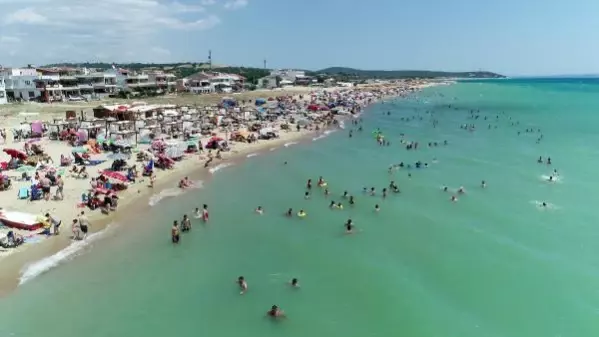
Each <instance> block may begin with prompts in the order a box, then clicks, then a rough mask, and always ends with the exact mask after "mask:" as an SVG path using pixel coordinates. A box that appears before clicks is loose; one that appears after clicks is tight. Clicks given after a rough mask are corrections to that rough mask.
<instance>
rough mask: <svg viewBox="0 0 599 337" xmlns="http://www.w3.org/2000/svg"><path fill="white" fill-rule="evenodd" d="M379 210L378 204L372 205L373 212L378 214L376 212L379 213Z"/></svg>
mask: <svg viewBox="0 0 599 337" xmlns="http://www.w3.org/2000/svg"><path fill="white" fill-rule="evenodd" d="M380 210H381V208H380V207H379V205H378V204H376V205H374V211H375V212H378V211H380Z"/></svg>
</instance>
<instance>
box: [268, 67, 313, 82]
mask: <svg viewBox="0 0 599 337" xmlns="http://www.w3.org/2000/svg"><path fill="white" fill-rule="evenodd" d="M270 76H279V77H280V78H281V80H283V81H289V82H292V83H295V81H296V80H298V79H303V78H306V72H305V71H303V70H292V69H281V70H272V71H271V72H270Z"/></svg>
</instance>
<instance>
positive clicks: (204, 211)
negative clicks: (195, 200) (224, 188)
mask: <svg viewBox="0 0 599 337" xmlns="http://www.w3.org/2000/svg"><path fill="white" fill-rule="evenodd" d="M202 220H204V222H208V205H206V204H204V206H203V208H202Z"/></svg>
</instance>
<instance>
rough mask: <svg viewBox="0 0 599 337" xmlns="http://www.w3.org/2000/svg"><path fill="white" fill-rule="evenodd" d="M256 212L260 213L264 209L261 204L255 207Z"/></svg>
mask: <svg viewBox="0 0 599 337" xmlns="http://www.w3.org/2000/svg"><path fill="white" fill-rule="evenodd" d="M256 213H258V214H260V215H262V213H264V210H263V209H262V206H258V208H256Z"/></svg>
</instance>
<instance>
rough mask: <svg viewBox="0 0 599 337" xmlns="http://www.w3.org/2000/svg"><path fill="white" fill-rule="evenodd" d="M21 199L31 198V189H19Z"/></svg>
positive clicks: (18, 194)
mask: <svg viewBox="0 0 599 337" xmlns="http://www.w3.org/2000/svg"><path fill="white" fill-rule="evenodd" d="M17 196H18V198H19V199H21V200H23V199H27V198H29V189H28V188H27V187H21V188H19V192H18V193H17Z"/></svg>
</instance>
